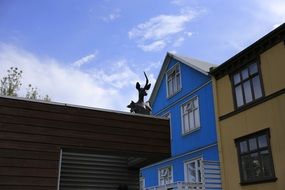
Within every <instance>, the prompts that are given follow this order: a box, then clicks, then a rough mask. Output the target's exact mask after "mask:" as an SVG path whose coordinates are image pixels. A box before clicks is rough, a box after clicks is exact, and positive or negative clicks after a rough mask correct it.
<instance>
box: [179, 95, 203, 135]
mask: <svg viewBox="0 0 285 190" xmlns="http://www.w3.org/2000/svg"><path fill="white" fill-rule="evenodd" d="M196 98H197V100H198V111H199V123H200V125H199V126H198V127H196V128H194V129H192V130H190V131H188V132H185V131H184V121H183V116H184V114H183V106H184V105H185V104H187V103H188V102H190V101H193V99H196ZM180 110H181V112H180V119H181V135H182V136H186V135H189V134H191V133H193V132H194V131H197V130H199V129H200V128H201V119H200V115H201V113H200V104H199V96H198V95H195V96H193V97H191V98H190V99H188V100H185V101H184V102H183V103H181V104H180ZM193 115H194V114H193ZM194 118H195V115H194ZM194 120H195V119H194ZM189 122H190V121H189Z"/></svg>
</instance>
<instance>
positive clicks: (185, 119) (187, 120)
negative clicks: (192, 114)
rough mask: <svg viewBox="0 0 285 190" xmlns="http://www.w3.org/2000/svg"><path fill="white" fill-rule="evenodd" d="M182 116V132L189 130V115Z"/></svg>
mask: <svg viewBox="0 0 285 190" xmlns="http://www.w3.org/2000/svg"><path fill="white" fill-rule="evenodd" d="M183 118H184V133H187V132H189V117H188V114H186V115H184V116H183Z"/></svg>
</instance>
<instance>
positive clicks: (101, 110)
mask: <svg viewBox="0 0 285 190" xmlns="http://www.w3.org/2000/svg"><path fill="white" fill-rule="evenodd" d="M0 98H3V99H10V100H18V101H24V102H27V103H28V102H31V103H32V102H33V103H39V104H48V105H54V106H62V107H67V108H79V109H86V110H93V111H100V112H109V113H115V114H123V115H129V116H134V117H148V118H155V119H164V120H167V119H166V118H165V117H160V116H153V115H144V114H136V113H129V112H124V111H117V110H111V109H104V108H96V107H90V106H82V105H75V104H67V103H60V102H47V101H44V100H32V99H27V98H22V97H13V96H3V95H0Z"/></svg>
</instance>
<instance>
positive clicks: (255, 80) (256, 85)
mask: <svg viewBox="0 0 285 190" xmlns="http://www.w3.org/2000/svg"><path fill="white" fill-rule="evenodd" d="M252 86H253V91H254V97H255V99H257V98H260V97H261V96H262V91H261V85H260V79H259V76H258V75H257V76H256V77H254V78H253V79H252Z"/></svg>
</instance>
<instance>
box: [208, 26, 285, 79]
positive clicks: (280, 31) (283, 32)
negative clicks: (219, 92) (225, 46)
mask: <svg viewBox="0 0 285 190" xmlns="http://www.w3.org/2000/svg"><path fill="white" fill-rule="evenodd" d="M278 35H280V39H279V40H278V42H277V43H279V42H281V41H282V40H284V41H285V23H283V24H281V25H280V26H279V27H277V28H276V29H274V30H272V31H271V32H269V33H268V34H266V35H265V36H263V37H262V38H260V39H259V40H257V41H256V42H254V43H253V44H251V45H250V46H248V47H247V48H245V49H244V50H242V51H241V52H239V53H237V54H236V55H234V56H233V57H231V58H230V59H228V60H227V61H225V62H224V63H222V64H221V65H219V66H218V67H216V68H213V69H210V74H211V75H213V76H215V77H216V78H217V77H218V76H219V75H222V74H223V73H222V74H221V72H224V70H227V68H228V67H229V66H230V65H231V63H233V62H235V61H237V60H239V59H240V58H242V57H243V56H245V55H246V54H249V53H251V52H254V51H259V53H262V52H264V51H266V50H267V49H269V48H270V47H268V42H270V41H273V38H274V37H276V36H278ZM270 43H273V42H270ZM275 44H276V42H275ZM259 46H263V47H262V48H260V49H257V47H259ZM218 78H219V77H218Z"/></svg>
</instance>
